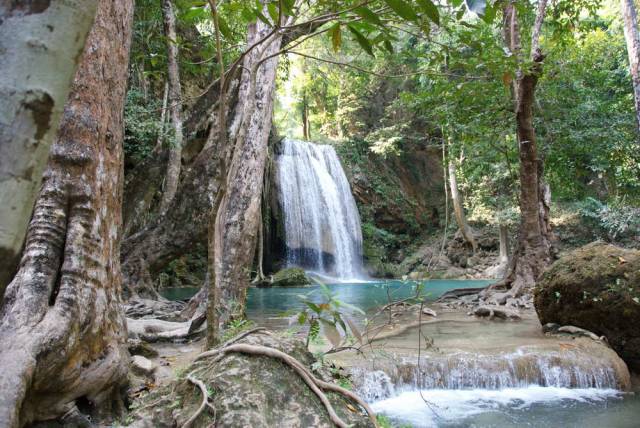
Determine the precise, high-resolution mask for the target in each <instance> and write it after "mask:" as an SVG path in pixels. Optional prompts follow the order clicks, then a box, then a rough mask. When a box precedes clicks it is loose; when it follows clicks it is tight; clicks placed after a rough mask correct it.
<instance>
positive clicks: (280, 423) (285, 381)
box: [131, 332, 372, 428]
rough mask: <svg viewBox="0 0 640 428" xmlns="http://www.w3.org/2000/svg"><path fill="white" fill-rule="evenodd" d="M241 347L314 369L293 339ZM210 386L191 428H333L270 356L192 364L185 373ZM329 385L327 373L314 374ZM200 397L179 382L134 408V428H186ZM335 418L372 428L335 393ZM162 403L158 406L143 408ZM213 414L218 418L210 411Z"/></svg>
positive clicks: (254, 338) (256, 338)
mask: <svg viewBox="0 0 640 428" xmlns="http://www.w3.org/2000/svg"><path fill="white" fill-rule="evenodd" d="M237 343H246V344H251V345H262V346H267V347H271V348H275V349H278V350H280V351H283V352H286V353H287V354H289V355H291V356H292V357H294V358H296V359H297V360H298V361H300V362H301V363H302V364H303V365H305V366H307V367H310V366H311V365H312V364H313V363H314V362H315V359H314V357H313V356H312V355H311V353H309V352H308V351H307V350H306V348H305V346H304V343H302V342H301V341H300V340H297V339H293V338H286V337H280V336H276V335H275V334H267V333H265V332H260V333H254V334H251V335H249V336H248V337H245V338H243V339H241V340H239V341H238V342H237ZM185 373H191V374H192V377H193V378H195V379H197V380H198V381H201V382H203V383H204V385H206V389H207V394H209V395H210V399H209V403H210V404H211V406H212V407H207V409H205V411H203V413H202V414H201V415H200V416H199V417H198V418H197V419H196V420H195V422H194V424H193V425H192V427H193V428H200V427H208V426H211V424H212V423H213V422H214V414H215V426H216V427H219V428H224V427H301V428H302V427H321V428H333V426H334V425H333V424H332V423H331V421H330V419H329V415H328V413H327V411H326V409H325V408H324V407H323V405H322V404H321V402H320V400H319V399H318V398H317V396H316V395H315V394H314V393H313V392H312V391H311V389H310V388H309V387H308V386H307V384H306V383H305V382H304V381H303V380H302V379H301V378H300V376H299V375H297V374H296V373H295V372H294V371H293V369H291V368H290V367H289V366H287V365H285V364H283V363H282V362H281V361H280V360H278V359H274V358H271V357H267V356H251V355H245V354H240V353H228V354H226V355H224V356H223V357H222V358H221V359H216V358H215V357H209V358H205V359H202V360H200V361H197V362H195V363H193V364H192V365H191V366H190V367H188V368H187V369H186V370H185ZM314 375H315V376H316V377H318V378H323V380H325V381H330V380H331V376H330V374H329V373H328V371H327V372H325V370H322V369H321V370H320V373H317V372H314ZM202 398H203V396H202V392H201V391H200V390H199V389H198V388H197V387H196V386H195V385H194V384H193V383H192V382H191V381H189V380H188V379H187V377H186V376H185V377H181V378H178V379H176V380H174V381H172V382H170V383H169V384H167V385H163V386H161V387H159V388H157V389H155V390H154V391H153V392H152V393H150V394H148V395H147V396H145V397H142V398H140V399H139V401H138V402H136V403H134V406H133V407H134V408H140V409H144V410H141V411H140V412H138V413H136V412H134V413H133V414H132V415H131V419H133V424H132V425H131V426H135V427H154V428H163V427H174V426H182V425H183V424H184V422H185V421H186V420H187V419H188V418H189V417H191V415H193V414H194V412H195V411H196V409H197V408H198V407H199V406H200V403H201V402H202ZM327 398H328V399H329V401H330V402H331V404H332V406H333V408H334V409H335V411H336V413H337V414H338V415H339V416H340V418H342V420H343V421H345V423H347V424H348V425H350V426H353V427H370V426H372V423H371V421H370V419H369V418H368V416H367V415H365V414H364V413H363V412H362V411H361V410H360V409H359V408H358V406H357V405H356V404H354V403H352V402H351V401H348V400H347V399H345V398H343V397H342V396H338V395H337V394H335V393H327ZM158 400H161V404H157V405H155V406H147V407H146V408H145V407H144V406H145V405H147V404H149V403H154V402H156V401H158ZM212 408H215V413H214V411H213V410H212Z"/></svg>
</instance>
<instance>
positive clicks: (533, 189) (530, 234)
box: [503, 0, 552, 296]
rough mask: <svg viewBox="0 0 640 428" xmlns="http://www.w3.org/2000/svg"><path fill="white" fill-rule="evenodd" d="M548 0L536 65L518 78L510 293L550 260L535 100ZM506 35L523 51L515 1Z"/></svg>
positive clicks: (535, 41)
mask: <svg viewBox="0 0 640 428" xmlns="http://www.w3.org/2000/svg"><path fill="white" fill-rule="evenodd" d="M546 3H547V2H546V1H544V0H543V1H540V2H539V3H538V10H537V14H536V20H535V24H534V28H533V33H532V47H531V61H532V63H533V65H532V67H531V68H530V69H529V70H527V71H523V70H519V71H518V75H517V78H516V79H515V81H514V85H515V97H516V102H515V106H516V134H517V139H518V151H519V159H520V215H521V223H520V229H519V234H518V242H517V244H516V248H515V251H514V254H513V257H512V259H511V263H510V264H509V269H508V272H507V275H506V277H505V279H504V281H503V284H504V285H506V286H507V287H508V288H509V289H510V293H511V294H512V295H514V296H519V295H522V294H524V293H527V292H529V291H530V290H531V288H532V287H533V286H534V285H535V282H536V280H537V279H538V277H539V276H540V274H542V272H543V271H544V269H545V268H546V267H547V266H548V265H549V264H550V263H551V259H552V256H551V239H552V232H551V228H550V225H549V203H550V192H549V189H548V187H547V186H546V185H545V184H544V182H543V181H542V172H543V167H542V161H541V160H540V159H539V158H538V149H537V144H536V143H537V142H536V133H535V129H534V127H533V104H534V101H535V90H536V85H537V83H538V77H539V76H540V74H541V73H542V64H543V61H544V55H543V54H542V52H541V50H540V47H539V37H540V31H541V28H542V23H543V20H544V14H545V10H546ZM505 39H506V41H507V44H508V46H509V48H510V50H511V51H512V53H513V54H515V55H520V50H521V47H520V46H521V45H520V32H519V27H518V18H517V10H516V8H515V7H514V6H513V4H509V5H507V6H506V8H505Z"/></svg>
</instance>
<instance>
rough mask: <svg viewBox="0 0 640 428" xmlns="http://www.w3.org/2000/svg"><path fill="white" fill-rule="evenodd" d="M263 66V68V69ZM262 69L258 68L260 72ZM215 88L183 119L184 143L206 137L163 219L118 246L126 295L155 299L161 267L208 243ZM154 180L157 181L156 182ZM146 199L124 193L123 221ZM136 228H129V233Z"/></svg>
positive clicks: (144, 170) (232, 83)
mask: <svg viewBox="0 0 640 428" xmlns="http://www.w3.org/2000/svg"><path fill="white" fill-rule="evenodd" d="M325 22H326V21H323V20H319V21H314V22H313V23H312V24H310V25H305V26H300V27H295V28H294V29H292V30H289V29H287V30H286V31H285V32H284V34H283V36H282V41H281V42H280V45H281V46H284V45H285V44H286V43H291V42H293V41H295V40H296V39H297V38H299V37H302V36H304V35H306V34H309V33H311V32H313V31H315V30H316V29H317V28H318V27H319V26H320V25H321V24H322V23H325ZM262 67H264V65H263V66H262ZM262 67H261V68H262ZM240 71H241V70H240V68H238V70H237V71H236V73H235V74H234V75H231V76H227V80H228V82H229V84H228V85H227V86H228V89H227V91H226V96H225V98H226V115H225V116H226V117H227V118H229V119H228V120H227V129H228V135H229V140H230V141H231V140H233V139H234V136H235V134H237V132H238V127H239V122H240V118H241V117H242V111H243V109H244V107H243V106H244V104H243V102H244V101H246V100H241V101H242V102H240V101H239V91H240V76H238V74H239V72H240ZM219 91H220V86H219V82H215V83H214V84H213V85H212V86H211V87H210V88H209V89H208V91H207V92H206V94H205V95H204V96H203V97H201V98H199V99H198V101H197V102H196V105H195V106H194V107H193V111H194V112H193V113H192V114H191V115H190V116H189V118H187V119H186V121H185V124H184V128H185V136H187V138H189V136H192V135H194V134H196V133H206V134H207V139H206V142H205V144H204V147H203V149H202V150H201V151H200V152H199V153H198V154H197V155H196V156H195V158H194V159H193V161H191V162H190V163H189V164H188V166H186V167H185V168H182V172H181V177H180V181H179V183H178V189H177V191H176V195H175V197H174V199H173V201H172V202H171V204H169V206H168V207H167V210H166V212H165V213H164V214H163V215H158V216H156V217H155V218H154V219H153V220H151V221H150V222H148V223H147V224H146V225H144V226H143V227H142V228H140V229H139V230H135V231H134V232H133V233H132V234H131V235H129V236H125V239H124V241H123V243H122V269H123V275H124V277H123V282H124V288H125V293H126V294H127V295H136V294H137V295H146V296H155V295H156V293H155V292H154V291H153V290H152V278H153V277H154V276H155V275H157V274H158V273H159V272H160V270H161V269H162V268H163V267H164V266H166V264H167V263H168V262H170V261H171V260H173V259H175V258H176V257H178V256H180V255H182V254H184V253H185V252H187V251H189V249H190V248H192V247H193V244H194V242H196V243H202V244H206V243H207V230H208V223H209V220H210V212H211V209H212V205H213V202H214V200H215V195H216V193H217V189H218V186H219V180H218V177H217V172H218V165H219V162H220V159H219V154H220V153H222V150H221V148H220V147H218V145H217V140H218V136H217V135H216V132H215V129H216V128H217V126H216V121H217V117H218V113H217V110H218V108H219V106H218V102H217V100H218V98H219ZM225 153H226V152H225ZM160 164H161V162H160V158H159V157H151V158H149V159H147V161H145V162H144V163H143V164H142V165H141V166H140V167H138V168H136V171H134V172H133V173H132V180H131V182H132V183H138V186H136V185H133V186H132V187H131V188H132V189H136V188H140V189H144V188H145V187H144V183H145V179H144V177H143V175H145V174H148V171H150V170H151V171H154V174H153V176H154V177H158V173H159V171H161V170H162V165H160ZM156 181H159V180H156ZM138 194H145V193H144V192H143V193H140V192H137V191H132V192H127V193H125V217H127V216H129V217H132V216H133V217H135V214H131V215H128V214H127V212H128V211H129V210H127V206H129V207H130V211H131V213H144V212H146V211H148V210H146V209H145V208H144V207H147V206H149V205H148V204H147V203H148V200H146V201H143V200H140V199H139V198H137V197H136V195H138ZM133 229H135V228H132V230H133Z"/></svg>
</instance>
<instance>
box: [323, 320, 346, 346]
mask: <svg viewBox="0 0 640 428" xmlns="http://www.w3.org/2000/svg"><path fill="white" fill-rule="evenodd" d="M320 322H321V323H322V331H323V332H324V335H325V336H326V338H327V339H329V342H331V345H333V347H334V348H337V347H338V346H340V343H342V336H340V332H339V331H338V329H337V328H336V326H335V325H334V324H332V323H330V322H329V321H327V320H325V319H322V318H320Z"/></svg>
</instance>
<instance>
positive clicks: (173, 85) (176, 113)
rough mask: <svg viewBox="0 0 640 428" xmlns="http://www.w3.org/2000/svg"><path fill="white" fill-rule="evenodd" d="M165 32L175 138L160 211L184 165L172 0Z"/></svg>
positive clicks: (166, 4) (165, 2) (166, 3)
mask: <svg viewBox="0 0 640 428" xmlns="http://www.w3.org/2000/svg"><path fill="white" fill-rule="evenodd" d="M162 15H163V17H164V34H165V37H166V38H167V63H168V65H169V70H168V74H169V112H170V114H171V123H172V124H173V138H172V139H171V144H169V161H168V163H167V174H166V176H165V182H164V192H163V193H162V199H161V201H160V212H161V213H163V212H165V211H166V210H167V208H168V206H169V203H171V201H172V200H173V197H174V196H175V194H176V190H177V189H178V180H179V178H180V167H181V165H182V140H183V138H182V88H181V86H180V71H179V68H178V44H177V36H176V17H175V14H174V13H173V5H172V4H171V0H162Z"/></svg>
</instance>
